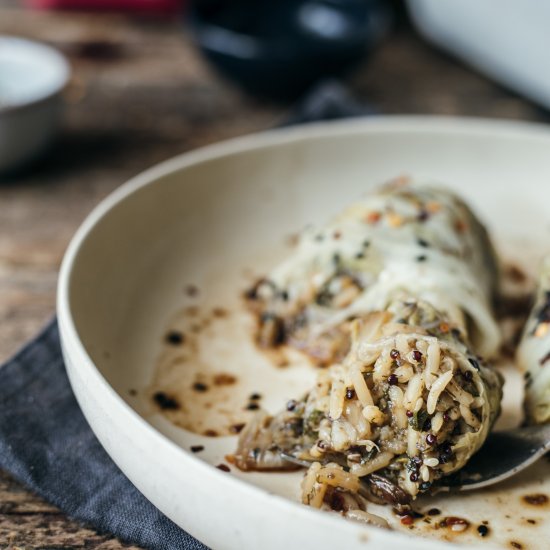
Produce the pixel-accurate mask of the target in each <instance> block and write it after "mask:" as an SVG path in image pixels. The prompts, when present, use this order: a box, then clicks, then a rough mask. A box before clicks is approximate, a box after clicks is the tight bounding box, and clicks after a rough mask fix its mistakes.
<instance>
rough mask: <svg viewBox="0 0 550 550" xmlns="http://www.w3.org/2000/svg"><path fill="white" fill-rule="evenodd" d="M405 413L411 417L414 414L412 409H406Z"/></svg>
mask: <svg viewBox="0 0 550 550" xmlns="http://www.w3.org/2000/svg"><path fill="white" fill-rule="evenodd" d="M405 414H406V415H407V418H412V417H413V416H414V413H413V412H412V411H406V412H405Z"/></svg>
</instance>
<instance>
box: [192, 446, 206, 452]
mask: <svg viewBox="0 0 550 550" xmlns="http://www.w3.org/2000/svg"><path fill="white" fill-rule="evenodd" d="M201 451H204V446H203V445H193V446H192V447H191V452H192V453H200V452H201Z"/></svg>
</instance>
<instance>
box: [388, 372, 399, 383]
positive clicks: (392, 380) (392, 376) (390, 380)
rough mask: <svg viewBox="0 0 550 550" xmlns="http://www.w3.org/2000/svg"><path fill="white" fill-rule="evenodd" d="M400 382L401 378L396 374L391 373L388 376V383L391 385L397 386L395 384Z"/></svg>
mask: <svg viewBox="0 0 550 550" xmlns="http://www.w3.org/2000/svg"><path fill="white" fill-rule="evenodd" d="M398 382H399V380H398V378H397V375H396V374H390V375H389V376H388V384H389V385H390V386H395V385H397V383H398Z"/></svg>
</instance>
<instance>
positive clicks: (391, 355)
mask: <svg viewBox="0 0 550 550" xmlns="http://www.w3.org/2000/svg"><path fill="white" fill-rule="evenodd" d="M390 357H391V358H392V359H397V358H398V357H399V352H398V351H397V350H396V349H392V350H391V351H390Z"/></svg>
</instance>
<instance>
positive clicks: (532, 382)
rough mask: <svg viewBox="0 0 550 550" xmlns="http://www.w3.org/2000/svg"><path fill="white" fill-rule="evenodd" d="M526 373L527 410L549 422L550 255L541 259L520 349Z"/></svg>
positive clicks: (534, 420) (536, 418)
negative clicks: (534, 292)
mask: <svg viewBox="0 0 550 550" xmlns="http://www.w3.org/2000/svg"><path fill="white" fill-rule="evenodd" d="M517 356H518V363H519V365H520V367H521V368H522V369H523V370H524V372H525V413H526V416H527V421H528V422H529V423H531V424H533V423H534V424H541V423H545V422H549V421H550V256H547V257H546V258H545V259H544V261H543V262H542V266H541V269H540V274H539V280H538V288H537V293H536V296H535V303H534V306H533V309H532V310H531V313H530V315H529V319H528V321H527V324H526V326H525V329H524V332H523V337H522V339H521V343H520V346H519V348H518V354H517Z"/></svg>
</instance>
